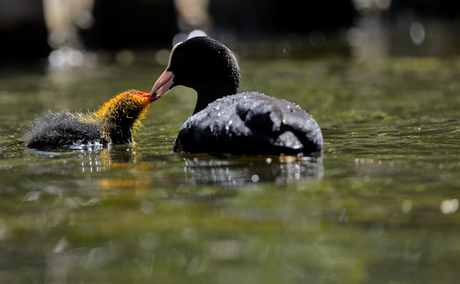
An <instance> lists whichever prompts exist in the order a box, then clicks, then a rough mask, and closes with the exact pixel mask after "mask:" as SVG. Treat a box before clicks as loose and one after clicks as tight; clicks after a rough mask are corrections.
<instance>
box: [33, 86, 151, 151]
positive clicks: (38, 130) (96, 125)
mask: <svg viewBox="0 0 460 284" xmlns="http://www.w3.org/2000/svg"><path fill="white" fill-rule="evenodd" d="M149 96H150V93H145V92H141V91H137V90H129V91H126V92H123V93H121V94H118V95H117V96H115V97H114V98H112V99H111V100H109V101H108V102H106V103H104V104H103V105H102V107H101V108H100V109H99V110H98V111H96V112H93V113H81V112H70V111H67V110H66V111H61V112H57V113H53V112H48V113H46V114H44V115H42V116H40V117H37V118H36V119H35V120H34V121H33V123H32V127H31V128H30V129H29V130H28V131H27V133H26V135H25V140H26V143H27V146H28V147H30V148H61V149H79V148H81V147H82V146H96V147H98V146H103V145H111V144H128V143H133V142H134V141H133V138H132V134H131V131H133V130H134V129H136V128H138V127H139V126H140V124H141V123H140V121H141V120H142V119H144V118H145V117H146V113H147V109H148V107H149V106H150V104H151V103H152V100H151V99H149Z"/></svg>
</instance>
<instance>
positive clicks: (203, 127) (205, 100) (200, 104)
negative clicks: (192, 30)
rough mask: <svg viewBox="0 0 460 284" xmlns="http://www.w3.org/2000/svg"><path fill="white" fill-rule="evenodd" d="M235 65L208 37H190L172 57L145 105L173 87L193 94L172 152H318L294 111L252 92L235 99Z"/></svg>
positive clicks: (317, 140)
mask: <svg viewBox="0 0 460 284" xmlns="http://www.w3.org/2000/svg"><path fill="white" fill-rule="evenodd" d="M239 81H240V69H239V66H238V62H237V60H236V58H235V56H234V55H233V53H232V52H231V50H230V49H228V48H227V47H226V46H224V45H223V44H222V43H220V42H218V41H217V40H214V39H211V38H209V37H194V38H190V39H188V40H187V41H185V42H182V43H179V44H177V45H176V46H174V48H173V49H172V51H171V55H170V58H169V63H168V66H167V68H166V70H165V71H164V73H163V74H162V75H161V76H160V78H158V80H157V81H156V83H155V84H154V86H153V88H152V91H151V94H150V99H151V100H156V99H158V98H161V97H162V96H164V95H165V94H166V93H167V92H168V91H169V90H171V89H172V88H173V87H174V86H177V85H183V86H186V87H190V88H193V89H195V91H196V92H197V93H198V99H197V103H196V107H195V111H194V112H193V115H192V116H191V117H190V118H189V119H188V120H187V121H186V122H185V123H184V125H183V126H182V128H181V130H180V132H179V135H178V136H177V139H176V141H175V143H174V148H173V151H175V152H182V151H184V152H188V153H204V152H206V153H229V154H253V155H258V154H266V155H271V154H275V155H278V154H281V153H284V154H290V155H292V154H310V153H313V152H321V149H322V146H323V138H322V134H321V130H320V128H319V126H318V124H317V123H316V121H315V120H314V119H313V118H312V117H311V116H310V115H309V114H307V113H306V112H305V111H303V110H302V109H301V108H300V107H299V106H297V105H295V104H293V103H291V102H288V101H285V100H281V99H277V98H273V97H269V96H266V95H264V94H260V93H257V92H244V93H239V94H236V92H237V89H238V86H239Z"/></svg>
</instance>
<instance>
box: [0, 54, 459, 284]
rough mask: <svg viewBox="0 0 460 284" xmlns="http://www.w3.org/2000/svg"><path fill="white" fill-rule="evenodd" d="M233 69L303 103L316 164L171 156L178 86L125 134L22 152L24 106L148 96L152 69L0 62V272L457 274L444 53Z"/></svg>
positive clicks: (130, 278)
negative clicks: (121, 140) (119, 141)
mask: <svg viewBox="0 0 460 284" xmlns="http://www.w3.org/2000/svg"><path fill="white" fill-rule="evenodd" d="M240 66H241V68H242V70H243V73H242V77H243V80H242V83H241V87H240V90H241V91H253V90H258V91H260V92H264V93H266V94H268V95H272V96H277V97H280V98H284V99H287V100H290V101H293V102H295V103H297V104H298V105H300V106H301V107H302V108H304V109H305V110H307V111H308V112H309V113H310V114H312V115H313V116H314V118H315V119H316V120H317V121H318V123H319V125H320V126H321V128H322V129H323V136H324V140H325V145H324V152H323V156H322V158H321V159H317V160H312V159H305V158H304V159H297V158H295V157H277V156H263V157H247V156H245V157H234V156H225V155H224V156H209V155H192V156H191V155H179V154H175V153H171V152H170V150H171V147H172V144H173V141H174V138H175V136H176V134H177V132H178V131H179V129H180V126H181V125H182V123H183V122H184V121H185V120H186V119H187V117H188V116H189V115H190V114H191V113H192V111H193V107H194V103H195V100H196V95H195V94H194V92H193V91H191V90H189V89H186V88H182V87H177V88H175V89H174V90H173V91H171V92H170V93H169V94H168V95H167V96H165V97H164V98H163V99H161V100H159V101H157V102H155V103H153V104H152V105H151V107H150V109H149V112H148V115H147V119H146V120H145V121H144V122H143V127H142V128H141V129H139V130H138V131H137V132H136V136H135V140H136V144H135V145H129V146H114V147H112V148H110V149H98V150H92V151H78V150H75V151H68V150H67V151H64V150H55V149H51V150H47V151H36V150H33V149H28V148H27V147H26V145H25V144H24V139H23V133H24V131H25V130H26V129H27V127H28V126H29V123H30V121H31V120H32V119H33V117H34V116H35V115H38V114H40V113H42V112H43V111H46V110H49V109H51V110H55V111H58V110H62V109H71V110H83V111H85V110H86V109H89V110H94V109H96V108H97V106H99V105H101V104H102V103H103V102H104V101H106V100H108V99H109V98H111V97H112V96H114V95H116V94H117V93H120V92H122V91H124V90H127V89H133V88H136V89H140V90H143V91H148V90H149V89H150V88H151V86H152V84H153V82H154V81H155V79H156V78H157V77H158V76H159V75H160V74H161V72H162V69H163V68H162V67H152V68H147V67H127V68H117V67H97V68H95V69H91V70H72V71H65V72H47V73H45V74H35V73H30V72H13V73H9V72H6V71H2V75H1V77H0V86H1V87H0V102H1V104H0V203H1V204H0V256H1V257H0V280H1V282H5V281H8V283H389V282H392V283H456V281H458V279H459V277H460V272H459V270H458V268H457V267H458V265H459V263H460V241H459V238H458V236H459V231H460V230H459V229H458V226H459V224H460V219H459V213H458V212H457V209H458V198H459V194H458V189H459V187H460V146H459V144H458V135H459V134H458V132H459V127H460V121H459V115H458V109H459V106H460V97H459V96H458V93H459V91H460V83H459V80H458V78H459V77H460V71H459V70H460V68H459V67H460V61H459V60H458V59H455V58H454V59H451V58H450V59H437V58H393V59H385V60H383V59H382V60H371V61H363V62H359V61H352V60H347V59H337V58H332V59H329V58H326V59H322V60H289V59H273V60H265V61H261V60H260V61H258V60H255V61H249V60H243V61H242V62H241V63H240ZM5 283H6V282H5Z"/></svg>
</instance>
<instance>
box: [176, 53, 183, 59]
mask: <svg viewBox="0 0 460 284" xmlns="http://www.w3.org/2000/svg"><path fill="white" fill-rule="evenodd" d="M181 58H182V53H181V52H178V53H177V54H176V59H177V60H180V59H181Z"/></svg>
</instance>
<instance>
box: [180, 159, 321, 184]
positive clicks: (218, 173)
mask: <svg viewBox="0 0 460 284" xmlns="http://www.w3.org/2000/svg"><path fill="white" fill-rule="evenodd" d="M323 171H324V170H323V165H322V161H321V158H311V157H308V158H307V157H302V158H296V157H291V156H282V157H279V156H270V157H233V156H222V157H215V156H209V155H203V156H194V157H190V158H188V157H187V158H185V166H184V172H185V178H186V183H187V184H189V185H199V184H204V185H218V186H243V185H246V184H251V183H257V182H274V183H277V184H283V183H288V182H292V181H297V180H301V179H306V178H315V179H320V178H321V177H322V176H323Z"/></svg>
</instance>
